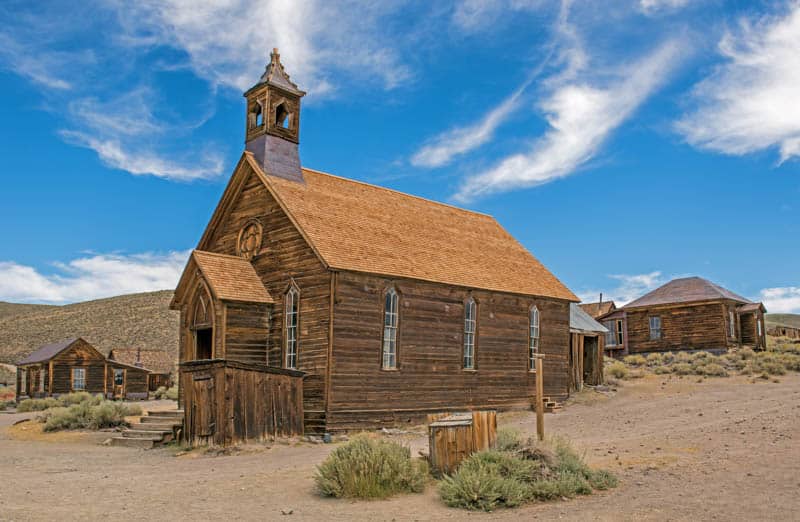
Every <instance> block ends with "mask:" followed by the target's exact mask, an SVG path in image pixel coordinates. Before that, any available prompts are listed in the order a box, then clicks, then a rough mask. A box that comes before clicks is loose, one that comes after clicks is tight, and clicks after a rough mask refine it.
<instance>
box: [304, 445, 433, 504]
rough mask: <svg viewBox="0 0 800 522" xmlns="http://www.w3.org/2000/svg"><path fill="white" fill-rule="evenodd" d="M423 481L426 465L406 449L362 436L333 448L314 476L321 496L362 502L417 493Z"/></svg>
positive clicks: (422, 485)
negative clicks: (412, 456)
mask: <svg viewBox="0 0 800 522" xmlns="http://www.w3.org/2000/svg"><path fill="white" fill-rule="evenodd" d="M427 479H428V466H427V463H426V462H425V461H423V460H420V459H412V458H411V450H410V449H409V448H407V447H405V446H401V445H400V444H397V443H394V442H389V441H383V440H375V439H370V438H368V437H366V436H358V437H355V438H354V439H353V440H351V441H350V442H348V443H347V444H345V445H344V446H341V447H339V448H336V449H335V450H334V451H333V452H332V453H331V454H330V455H329V456H328V458H327V459H325V461H324V462H323V463H322V464H320V465H319V466H318V467H317V472H316V474H315V475H314V481H315V482H316V485H317V489H318V490H319V492H320V493H321V494H323V495H325V496H329V497H337V498H364V499H370V498H387V497H390V496H392V495H395V494H398V493H419V492H421V491H422V490H423V489H424V488H425V482H426V481H427Z"/></svg>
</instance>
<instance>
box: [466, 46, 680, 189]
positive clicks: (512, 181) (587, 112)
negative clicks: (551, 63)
mask: <svg viewBox="0 0 800 522" xmlns="http://www.w3.org/2000/svg"><path fill="white" fill-rule="evenodd" d="M680 54H681V46H680V44H679V43H677V42H676V41H674V40H669V41H667V42H666V43H663V44H662V45H661V46H660V47H658V48H657V49H656V50H655V51H653V52H652V53H650V54H649V55H647V56H645V57H644V58H642V59H640V60H639V61H638V62H636V63H633V64H632V65H629V66H627V67H620V68H619V69H618V70H616V71H614V74H613V79H612V80H611V81H604V80H603V79H601V78H590V79H583V80H582V79H572V76H574V75H575V74H576V73H574V72H572V73H570V74H568V75H563V74H562V75H560V76H559V77H558V78H553V79H551V80H552V81H551V84H552V93H551V94H550V96H548V97H547V98H546V99H545V100H544V101H543V102H542V104H541V109H542V111H543V112H544V114H545V115H546V119H547V122H548V123H549V126H550V129H549V130H548V131H547V132H546V133H545V134H544V136H542V137H541V138H539V139H538V140H536V142H535V143H534V144H533V146H532V148H531V150H530V151H528V152H525V153H519V154H515V155H512V156H510V157H507V158H505V159H503V160H502V161H500V162H499V164H498V165H496V166H495V167H493V168H491V169H489V170H487V171H485V172H481V173H479V174H476V175H473V176H471V177H469V178H467V180H466V181H465V182H464V183H463V184H462V186H461V187H460V188H459V190H458V192H457V193H456V194H455V196H454V198H455V199H456V200H458V201H461V202H467V201H470V200H473V199H475V198H477V197H480V196H485V195H488V194H492V193H496V192H501V191H507V190H512V189H516V188H521V187H531V186H534V185H539V184H542V183H546V182H548V181H551V180H553V179H556V178H559V177H563V176H566V175H569V174H571V173H572V172H574V171H575V170H576V169H577V168H579V167H580V166H581V165H583V164H585V163H586V162H588V161H589V160H590V159H592V158H593V157H594V156H595V155H596V154H597V153H598V151H599V150H600V148H601V147H602V145H603V144H604V143H605V141H606V140H607V139H608V137H609V136H610V135H611V133H612V132H613V131H614V130H615V129H616V128H617V127H619V126H620V125H621V124H622V123H623V122H624V121H626V120H627V119H628V118H629V117H630V116H631V115H632V114H633V113H634V111H635V110H636V109H637V108H638V107H639V106H640V105H641V103H642V102H643V101H644V100H646V99H647V98H648V97H649V96H650V95H651V94H652V93H653V92H654V91H655V90H656V89H657V88H658V87H660V86H661V85H662V84H663V82H664V81H665V79H666V78H667V77H668V75H669V74H670V73H671V71H672V70H673V68H674V66H675V64H676V62H677V60H678V58H679V56H680ZM572 55H573V56H574V57H573V58H572V60H570V63H573V64H574V63H575V62H576V61H579V60H581V59H582V53H581V52H580V50H575V51H574V52H573V53H572ZM575 57H577V58H575Z"/></svg>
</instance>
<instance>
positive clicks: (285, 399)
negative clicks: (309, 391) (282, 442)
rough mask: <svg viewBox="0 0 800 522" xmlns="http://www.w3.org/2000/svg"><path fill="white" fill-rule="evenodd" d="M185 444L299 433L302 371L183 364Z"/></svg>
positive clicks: (227, 364) (213, 363) (219, 363)
mask: <svg viewBox="0 0 800 522" xmlns="http://www.w3.org/2000/svg"><path fill="white" fill-rule="evenodd" d="M180 380H181V388H182V389H183V397H184V411H185V416H184V419H185V420H184V431H183V436H184V440H185V441H187V442H188V443H190V444H192V445H218V446H227V445H231V444H236V443H239V442H246V441H263V440H267V439H269V438H273V437H278V436H282V437H290V436H295V435H302V434H303V377H302V373H301V372H295V371H290V370H281V369H278V368H271V367H268V366H266V365H264V364H245V363H239V362H234V361H221V360H214V361H198V362H189V363H184V364H182V365H181V369H180Z"/></svg>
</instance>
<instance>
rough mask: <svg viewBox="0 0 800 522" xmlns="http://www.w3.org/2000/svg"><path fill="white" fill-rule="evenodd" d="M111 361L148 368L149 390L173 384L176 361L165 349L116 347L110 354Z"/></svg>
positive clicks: (152, 390)
mask: <svg viewBox="0 0 800 522" xmlns="http://www.w3.org/2000/svg"><path fill="white" fill-rule="evenodd" d="M108 359H109V362H111V361H117V362H121V363H124V364H127V365H129V366H135V367H138V368H147V370H148V374H147V390H148V391H151V392H154V391H156V390H157V389H158V388H160V387H161V386H164V387H166V388H169V387H170V386H172V384H173V373H174V371H175V365H176V362H177V361H175V360H174V356H173V355H170V354H169V353H167V352H165V351H163V350H142V349H141V348H114V349H112V350H111V352H109V354H108Z"/></svg>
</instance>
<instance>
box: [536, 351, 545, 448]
mask: <svg viewBox="0 0 800 522" xmlns="http://www.w3.org/2000/svg"><path fill="white" fill-rule="evenodd" d="M535 357H536V434H537V435H538V437H539V440H544V375H542V366H543V364H542V359H544V355H541V354H536V355H535Z"/></svg>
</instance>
